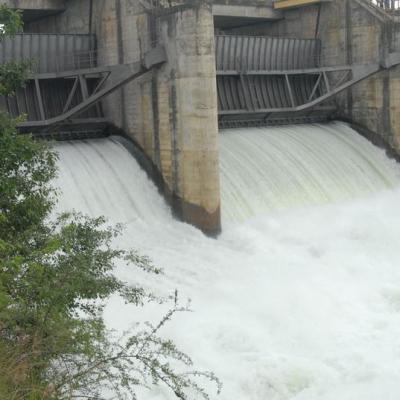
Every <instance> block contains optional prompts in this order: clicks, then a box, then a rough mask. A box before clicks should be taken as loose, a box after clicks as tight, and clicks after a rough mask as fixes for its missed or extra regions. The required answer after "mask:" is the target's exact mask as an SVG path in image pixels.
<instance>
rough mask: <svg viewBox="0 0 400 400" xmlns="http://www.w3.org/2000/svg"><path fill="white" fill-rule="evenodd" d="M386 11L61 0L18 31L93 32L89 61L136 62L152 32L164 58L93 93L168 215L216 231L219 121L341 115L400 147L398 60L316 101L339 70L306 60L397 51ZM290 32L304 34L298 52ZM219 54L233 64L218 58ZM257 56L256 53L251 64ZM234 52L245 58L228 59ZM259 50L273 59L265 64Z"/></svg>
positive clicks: (352, 61) (335, 5)
mask: <svg viewBox="0 0 400 400" xmlns="http://www.w3.org/2000/svg"><path fill="white" fill-rule="evenodd" d="M396 18H397V17H395V16H392V15H389V14H386V13H383V12H382V11H381V10H377V9H375V8H374V7H371V6H370V3H369V2H368V1H367V0H365V1H362V0H334V1H331V2H321V3H317V4H311V5H308V6H307V7H298V8H288V9H282V10H276V9H274V5H273V2H272V1H255V0H254V1H241V0H236V1H233V0H232V1H228V0H226V1H206V0H187V1H157V2H155V1H145V0H143V1H140V2H138V1H133V0H115V1H114V0H112V1H110V0H98V1H94V2H93V1H90V0H70V1H68V2H67V4H66V6H65V8H64V9H63V10H60V11H59V12H58V13H54V15H42V16H41V18H40V19H32V18H29V19H27V21H26V25H25V31H26V32H30V33H65V34H67V33H68V34H71V33H74V34H95V35H96V42H97V52H96V54H97V63H98V64H99V65H114V64H127V63H132V62H136V61H139V60H140V59H141V58H142V57H143V55H144V54H145V53H146V52H147V51H148V50H149V49H151V48H153V47H154V46H155V44H156V43H158V44H162V45H163V46H164V47H165V49H166V53H167V57H168V61H167V62H166V63H165V64H164V65H162V66H161V67H160V68H157V69H155V70H153V71H151V72H149V73H148V74H146V75H144V76H143V77H142V78H140V79H139V80H136V81H134V82H132V83H129V84H127V85H125V86H124V87H123V88H121V89H120V90H118V91H117V92H116V93H114V94H112V95H110V96H108V97H107V98H105V99H104V100H102V112H103V113H104V116H105V117H106V118H107V119H108V120H109V121H111V122H112V124H113V126H115V127H116V128H117V129H120V130H121V131H122V132H123V133H124V134H125V135H127V136H129V137H130V138H131V139H133V140H134V142H135V143H136V144H137V145H138V146H139V148H140V149H141V151H142V152H143V154H144V155H145V156H146V157H147V159H148V161H150V164H151V169H152V172H153V174H154V176H155V177H156V178H157V180H158V182H159V185H160V188H161V189H162V191H163V193H164V194H165V196H166V197H167V199H169V201H170V203H171V204H172V207H173V209H174V211H175V214H176V215H178V216H179V217H180V218H181V219H182V220H183V221H186V222H189V223H191V224H194V225H195V226H198V227H199V228H201V229H202V230H203V231H204V232H206V233H208V234H216V233H218V232H219V230H220V226H221V225H220V224H221V222H220V221H221V217H220V183H219V179H220V178H219V174H220V171H219V150H218V133H219V125H220V126H224V123H225V124H226V123H227V122H226V121H228V123H229V124H231V123H234V124H237V125H239V126H241V125H242V124H244V125H245V126H247V124H254V123H256V124H259V125H263V124H266V125H267V124H270V123H277V121H280V122H286V123H287V122H290V121H292V122H305V121H309V120H311V121H313V120H318V119H327V118H334V117H336V118H342V119H347V120H350V121H351V122H352V123H354V124H356V125H357V126H358V127H359V129H360V130H362V131H363V132H364V133H365V134H368V135H370V136H371V137H373V138H375V140H377V141H379V140H380V141H381V142H382V143H383V144H385V145H386V146H388V147H389V148H391V149H392V150H393V151H400V120H399V117H398V116H397V112H396V111H397V110H398V107H400V104H398V102H399V101H400V100H399V98H398V96H397V93H399V91H398V90H397V89H396V88H397V86H396V85H398V68H393V69H390V70H388V71H383V72H381V73H379V74H378V75H373V76H371V77H370V78H368V79H366V80H364V81H362V82H360V83H358V84H357V85H356V86H351V88H349V89H347V90H346V91H345V92H342V91H340V93H341V94H339V91H338V95H336V96H335V97H329V98H328V97H326V100H324V101H321V102H318V103H315V105H313V104H314V102H316V101H317V99H318V98H322V99H325V97H324V96H325V95H326V94H329V90H330V86H331V85H332V84H333V83H336V84H339V83H338V81H339V80H343V79H345V78H346V76H345V77H344V78H343V76H340V75H339V73H338V72H335V73H336V74H337V75H332V77H331V78H329V76H328V73H331V72H332V71H330V70H328V69H326V70H324V71H323V73H321V72H318V71H315V70H314V71H311V70H310V69H312V68H319V69H321V68H324V67H327V68H331V67H334V66H341V65H346V66H350V67H351V66H352V65H356V64H357V65H359V64H361V65H369V64H377V65H378V66H379V64H380V63H381V64H384V61H385V60H386V58H387V56H388V54H389V53H392V52H395V51H397V50H399V49H397V46H398V44H397V40H396V39H397V35H398V30H399V29H398V26H399V24H398V22H397V20H396ZM243 36H251V37H253V39H252V38H250V39H249V38H248V39H246V40H247V41H251V43H252V45H251V46H249V45H247V47H246V49H247V50H246V51H245V52H244V53H243V50H242V48H241V47H240V46H243V44H239V41H238V40H236V44H235V45H234V46H231V47H229V46H228V47H224V44H222V43H223V42H225V43H226V42H227V41H229V40H231V42H232V43H233V41H234V39H230V38H234V37H236V38H239V37H243ZM267 37H268V38H271V39H267ZM221 38H224V39H221ZM257 38H259V39H257ZM261 38H264V39H261ZM294 39H295V40H294ZM261 41H264V42H265V43H264V45H263V46H262V45H261V44H260V43H261ZM296 41H297V42H298V43H308V44H309V45H308V47H307V46H305V47H303V50H302V51H300V52H299V49H301V48H302V47H301V45H299V44H297V45H295V44H294V43H295V42H296ZM302 41H303V42H302ZM242 43H243V42H242ZM279 43H281V44H279ZM268 46H269V47H268ZM221 48H223V49H224V50H222V52H219V50H218V49H221ZM249 49H251V51H252V52H253V53H251V54H253V55H251V54H250V53H249V51H250V50H249ZM280 49H284V50H280ZM274 53H275V55H273V54H274ZM226 54H227V55H228V58H229V57H230V58H231V60H232V61H233V64H234V65H233V66H234V68H233V69H234V70H233V71H229V70H228V69H225V70H224V67H223V68H222V69H221V65H224V62H225V61H226V57H225V56H226ZM239 54H240V56H239ZM262 54H263V57H261V56H262ZM255 55H257V56H258V57H259V58H258V64H257V65H253V66H249V65H248V60H249V59H251V58H253V60H254V59H255ZM224 57H225V61H223V60H222V59H223V58H224ZM238 57H239V58H240V57H242V58H243V60H246V63H247V64H246V65H243V63H242V64H241V63H240V62H239V63H237V59H238ZM261 58H263V59H264V60H267V59H268V60H272V59H275V60H276V61H275V62H274V63H270V65H266V64H265V63H264V64H263V62H261V61H260V60H261ZM235 63H236V64H235ZM296 63H297V65H296ZM284 67H285V68H286V67H287V68H288V69H289V73H288V71H287V70H285V68H284ZM299 69H302V71H303V72H302V76H300V75H299ZM260 71H261V72H262V75H260ZM290 71H295V72H296V73H291V72H290ZM344 72H346V70H345V71H344ZM303 75H304V76H303ZM305 75H307V76H305ZM350 75H351V74H350ZM235 102H236V104H235ZM307 102H308V103H310V104H311V105H310V106H307ZM306 106H307V107H306ZM224 113H225V114H224ZM232 121H233V122H232ZM378 139H379V140H378ZM132 184H134V182H132Z"/></svg>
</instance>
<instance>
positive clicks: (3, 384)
mask: <svg viewBox="0 0 400 400" xmlns="http://www.w3.org/2000/svg"><path fill="white" fill-rule="evenodd" d="M0 23H1V26H3V28H2V31H1V32H0V36H1V35H6V34H10V33H11V34H12V33H15V32H16V31H18V29H20V26H21V21H20V15H19V13H17V12H13V11H11V10H9V9H7V8H6V7H4V6H1V7H0ZM25 67H26V65H22V66H18V68H13V67H12V66H11V65H3V66H1V67H0V94H12V93H13V92H14V91H15V89H16V88H17V87H18V85H20V84H21V83H22V82H23V81H24V79H25V78H26V68H25ZM17 122H18V121H17V120H12V119H11V118H10V117H9V116H8V115H6V114H3V113H0V398H1V399H13V400H39V399H40V400H43V399H46V400H67V399H68V400H70V399H102V398H103V397H102V393H103V392H104V390H107V391H108V393H109V395H108V396H107V398H110V396H111V395H112V396H113V397H112V398H115V399H126V398H131V399H136V395H135V388H136V387H137V386H138V385H144V386H148V385H152V384H163V385H166V386H167V387H168V388H170V389H171V391H172V392H173V393H174V394H175V396H176V397H178V398H180V399H188V398H189V396H197V395H199V396H201V397H204V398H206V399H207V398H208V394H207V393H206V392H205V391H204V390H203V389H202V387H201V386H199V384H198V383H197V378H206V379H210V380H212V381H214V382H215V383H216V384H217V391H218V392H219V390H220V382H219V381H218V379H217V378H216V377H215V376H214V375H213V374H212V373H208V372H199V371H186V372H183V373H178V372H176V370H175V369H174V367H173V366H176V365H178V364H181V365H183V366H184V367H186V369H187V368H188V367H192V361H191V360H190V358H189V357H188V356H187V355H186V354H184V353H182V352H180V351H179V350H178V349H177V348H176V346H175V345H174V343H172V342H171V341H168V340H164V339H161V338H160V337H159V331H160V329H161V328H162V327H163V326H164V325H165V324H166V323H167V322H168V321H169V320H170V319H171V318H172V317H173V315H174V314H175V313H177V312H181V311H185V310H187V308H186V307H180V306H179V304H178V301H177V299H176V298H175V300H174V304H173V307H172V308H171V310H170V311H169V312H168V313H167V314H166V315H165V317H164V318H163V319H162V321H160V322H159V324H157V325H156V326H152V325H150V324H147V325H145V326H144V328H141V329H139V330H137V331H135V332H131V333H130V335H128V336H127V337H126V338H125V339H124V340H123V341H120V340H117V339H113V337H112V336H111V335H110V333H109V332H108V331H107V330H106V327H105V324H104V321H103V317H102V311H103V307H104V305H105V304H106V301H107V299H108V298H109V297H110V296H111V295H115V294H118V295H119V296H122V297H123V299H124V300H125V301H126V303H130V304H135V305H138V306H140V305H142V304H143V303H144V302H147V301H154V300H157V301H159V299H157V298H156V297H154V296H153V295H152V294H150V293H147V292H146V291H145V290H144V289H143V288H142V287H140V286H129V285H127V284H126V283H124V282H122V281H121V280H119V279H117V278H116V277H115V276H114V274H113V270H114V268H115V265H116V264H117V263H121V262H124V263H126V264H127V265H129V266H131V267H132V268H140V269H142V270H145V271H146V272H148V273H151V274H160V273H161V271H160V270H159V269H158V268H156V267H155V266H153V265H152V263H151V261H150V260H149V259H148V258H147V257H144V256H141V255H139V254H138V253H137V252H135V251H125V250H116V249H114V248H113V247H112V242H113V240H114V239H115V238H116V237H118V235H120V234H121V227H119V226H117V227H114V228H111V227H107V226H106V221H105V219H104V218H103V217H100V218H96V219H92V218H88V217H85V216H83V215H80V214H63V215H61V216H59V217H58V218H56V219H55V220H54V218H51V215H52V213H53V212H54V205H55V203H56V199H57V193H56V191H55V190H54V189H53V188H52V186H51V182H52V180H53V179H54V178H55V176H56V172H57V168H56V161H57V155H56V154H55V153H54V151H53V150H52V149H51V148H50V147H49V146H48V145H47V144H46V143H44V142H39V141H35V140H33V138H32V137H31V136H29V135H19V134H18V133H17V129H16V123H17ZM51 221H53V222H51ZM132 273H135V272H134V269H132Z"/></svg>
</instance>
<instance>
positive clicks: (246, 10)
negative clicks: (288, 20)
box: [212, 4, 282, 20]
mask: <svg viewBox="0 0 400 400" xmlns="http://www.w3.org/2000/svg"><path fill="white" fill-rule="evenodd" d="M212 11H213V15H214V16H215V17H239V18H256V19H269V20H273V19H279V18H281V17H282V15H281V13H280V12H277V11H276V10H274V9H273V8H272V7H270V6H266V7H260V6H245V5H224V4H214V5H213V7H212Z"/></svg>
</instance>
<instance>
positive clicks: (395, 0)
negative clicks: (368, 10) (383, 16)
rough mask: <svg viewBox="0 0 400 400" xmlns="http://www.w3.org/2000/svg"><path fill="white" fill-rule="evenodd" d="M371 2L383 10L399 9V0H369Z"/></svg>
mask: <svg viewBox="0 0 400 400" xmlns="http://www.w3.org/2000/svg"><path fill="white" fill-rule="evenodd" d="M370 1H371V3H372V4H373V5H375V6H377V7H379V8H382V9H383V10H387V11H395V10H400V0H370Z"/></svg>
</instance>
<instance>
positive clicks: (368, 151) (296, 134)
mask: <svg viewBox="0 0 400 400" xmlns="http://www.w3.org/2000/svg"><path fill="white" fill-rule="evenodd" d="M220 149H221V150H220V157H221V181H222V207H223V215H224V217H225V218H226V220H232V219H234V220H244V219H246V218H248V217H249V216H252V215H258V214H260V213H266V212H268V211H269V212H270V211H276V210H280V209H285V208H289V207H293V206H299V205H310V204H321V203H327V202H332V201H338V200H346V199H351V198H355V197H360V196H363V195H365V194H368V193H373V192H376V191H379V190H382V189H388V188H393V187H395V186H397V185H399V183H400V178H399V169H398V168H396V167H394V163H392V162H389V161H388V160H387V158H386V156H385V155H384V153H383V152H381V151H377V149H376V147H374V146H373V145H372V144H371V143H369V142H368V141H367V140H365V139H364V138H363V137H361V136H360V135H358V134H357V133H356V132H355V131H353V130H352V129H351V128H350V127H349V126H348V125H346V124H344V123H339V122H337V123H332V124H329V125H299V126H282V127H278V128H255V129H250V130H249V129H232V130H224V131H222V134H221V146H220Z"/></svg>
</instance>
